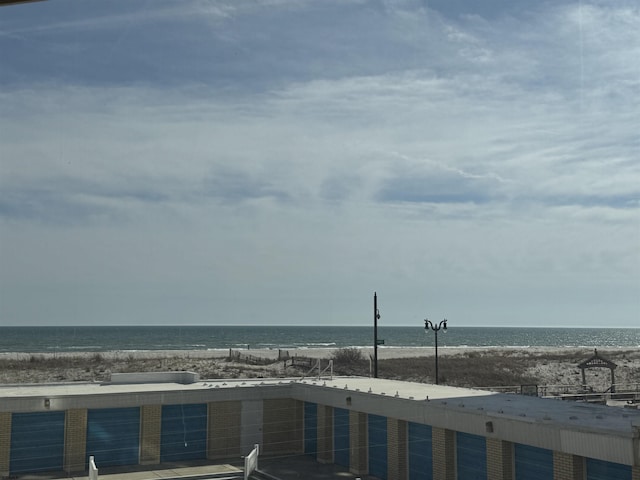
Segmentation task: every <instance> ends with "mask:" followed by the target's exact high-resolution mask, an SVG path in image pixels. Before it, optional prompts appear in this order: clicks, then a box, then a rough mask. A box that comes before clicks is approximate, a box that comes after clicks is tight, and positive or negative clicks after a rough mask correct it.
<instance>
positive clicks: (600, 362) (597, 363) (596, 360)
mask: <svg viewBox="0 0 640 480" xmlns="http://www.w3.org/2000/svg"><path fill="white" fill-rule="evenodd" d="M593 352H594V353H593V355H592V356H591V357H589V358H588V359H586V360H585V361H584V362H582V363H579V364H578V368H579V369H580V370H581V371H582V386H583V387H584V388H586V387H587V378H586V375H585V370H586V369H587V368H608V369H609V370H611V392H612V393H613V392H615V388H616V376H615V370H616V367H617V366H618V365H616V364H615V363H613V362H612V361H611V360H607V359H606V358H602V357H601V356H600V355H598V349H597V348H595V349H594V350H593Z"/></svg>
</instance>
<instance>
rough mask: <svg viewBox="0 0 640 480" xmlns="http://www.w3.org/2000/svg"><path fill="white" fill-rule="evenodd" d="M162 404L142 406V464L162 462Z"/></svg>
mask: <svg viewBox="0 0 640 480" xmlns="http://www.w3.org/2000/svg"><path fill="white" fill-rule="evenodd" d="M161 428H162V405H143V406H142V407H141V408H140V464H141V465H155V464H158V463H160V444H161V442H162V438H161Z"/></svg>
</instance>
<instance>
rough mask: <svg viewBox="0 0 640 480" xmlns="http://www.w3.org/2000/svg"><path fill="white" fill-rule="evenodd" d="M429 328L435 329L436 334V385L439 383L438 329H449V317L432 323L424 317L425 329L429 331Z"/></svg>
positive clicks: (444, 330)
mask: <svg viewBox="0 0 640 480" xmlns="http://www.w3.org/2000/svg"><path fill="white" fill-rule="evenodd" d="M429 329H431V330H433V331H434V332H435V334H436V385H438V331H439V330H440V329H442V331H443V332H446V331H447V319H446V318H445V319H444V320H441V321H440V323H439V324H437V325H436V324H435V323H432V322H431V320H429V319H428V318H425V319H424V330H425V332H426V333H429Z"/></svg>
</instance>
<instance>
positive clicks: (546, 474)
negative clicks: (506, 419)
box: [513, 443, 553, 480]
mask: <svg viewBox="0 0 640 480" xmlns="http://www.w3.org/2000/svg"><path fill="white" fill-rule="evenodd" d="M513 450H514V457H515V467H516V480H547V479H548V480H553V452H552V451H551V450H547V449H544V448H537V447H530V446H528V445H522V444H519V443H516V444H515V447H514V449H513Z"/></svg>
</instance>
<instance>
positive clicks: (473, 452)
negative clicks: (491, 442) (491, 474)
mask: <svg viewBox="0 0 640 480" xmlns="http://www.w3.org/2000/svg"><path fill="white" fill-rule="evenodd" d="M456 463H457V468H458V480H484V479H486V478H487V440H486V438H484V437H480V436H478V435H471V434H469V433H462V432H457V433H456Z"/></svg>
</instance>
